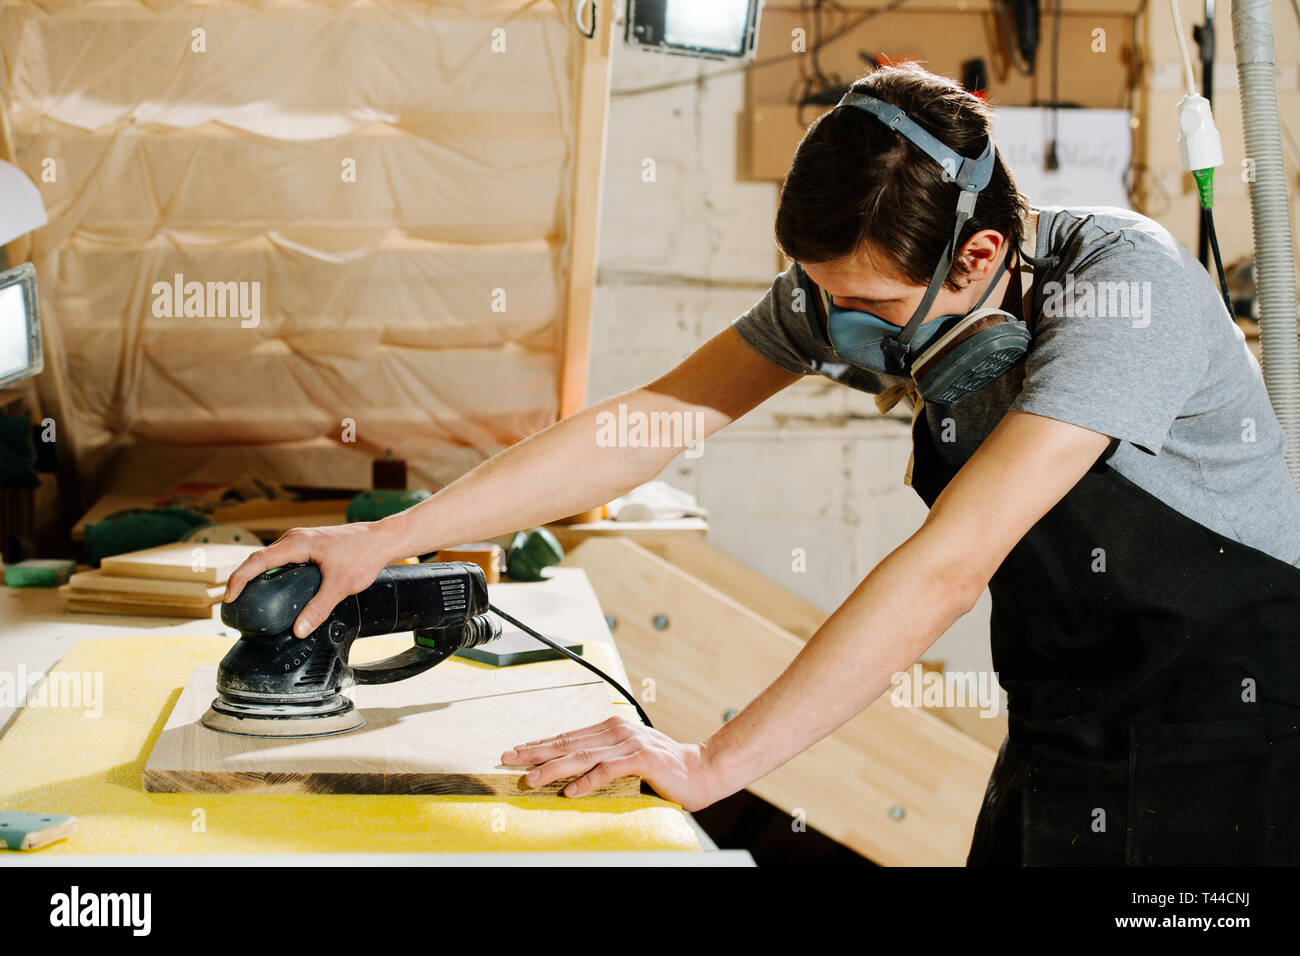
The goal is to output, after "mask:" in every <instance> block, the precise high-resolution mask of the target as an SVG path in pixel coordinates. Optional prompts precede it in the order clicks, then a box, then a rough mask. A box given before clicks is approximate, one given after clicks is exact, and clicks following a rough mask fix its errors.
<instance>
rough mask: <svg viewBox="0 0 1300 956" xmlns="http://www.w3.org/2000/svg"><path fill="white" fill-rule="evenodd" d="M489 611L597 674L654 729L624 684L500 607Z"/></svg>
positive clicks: (491, 608) (489, 608)
mask: <svg viewBox="0 0 1300 956" xmlns="http://www.w3.org/2000/svg"><path fill="white" fill-rule="evenodd" d="M488 610H489V611H491V612H492V613H493V614H495V615H496V616H497V617H499V618H501V620H503V621H505V622H506V623H507V624H513V625H514V626H515V627H517V628H519V630H521V631H523V632H524V633H525V634H527V635H528V636H529V637H535V638H537V640H539V641H541V642H542V643H543V644H545V645H546V646H547V647H549V648H551V649H552V650H554V651H559V652H560V653H561V654H563V655H564V656H565V657H567V658H569V660H572V661H577V662H578V663H579V664H581V665H582V666H583V667H585V668H587V670H589V671H591V672H592V673H593V674H595V675H596V676H597V677H599V678H600V679H601V680H603V681H605V682H606V683H607V684H609V685H610V686H611V687H613V688H614V689H615V690H616V691H618V692H619V693H620V694H622V695H623V696H624V697H626V698H627V702H628V703H629V704H631V705H632V706H633V707H635V708H636V712H637V715H638V716H639V717H640V718H641V720H642V722H643V723H644V724H645V725H646V726H647V727H649V728H651V729H653V728H654V724H652V723H651V722H650V717H649V716H648V715H647V714H646V712H645V711H644V710H642V709H641V705H640V704H638V703H637V702H636V698H635V697H633V696H632V695H631V694H630V693H629V692H628V690H627V689H626V688H625V687H624V686H623V685H622V684H620V683H619V682H618V681H616V680H614V678H612V677H610V676H609V675H608V674H606V673H605V672H604V671H603V670H601V669H600V668H599V667H597V666H596V665H595V664H593V663H591V662H590V661H585V660H583V659H582V658H581V657H579V656H578V655H577V654H575V653H573V652H572V651H571V650H569V649H568V648H567V647H561V646H560V645H559V644H557V643H555V642H554V641H553V640H551V639H550V638H549V637H545V636H544V635H541V634H538V633H537V632H536V631H534V630H533V629H532V628H531V627H529V626H528V625H527V624H525V623H523V622H522V621H517V620H515V619H514V618H513V617H511V616H510V615H509V614H507V613H506V612H505V611H503V610H501V609H500V608H499V607H497V606H496V605H495V604H489V605H488Z"/></svg>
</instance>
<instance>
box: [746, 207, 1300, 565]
mask: <svg viewBox="0 0 1300 956" xmlns="http://www.w3.org/2000/svg"><path fill="white" fill-rule="evenodd" d="M1076 235H1077V238H1078V239H1080V240H1081V242H1079V243H1077V244H1076V243H1075V242H1072V241H1071V240H1072V239H1074V238H1076ZM1037 246H1038V248H1037V250H1036V251H1035V253H1034V255H1035V256H1038V257H1045V256H1048V255H1050V254H1056V255H1061V256H1062V261H1061V262H1060V263H1059V264H1058V265H1057V266H1055V267H1054V268H1046V269H1036V270H1035V275H1034V287H1033V293H1032V307H1033V311H1034V315H1035V317H1036V325H1034V326H1033V327H1034V337H1033V342H1032V344H1031V346H1030V351H1029V355H1028V356H1027V357H1026V359H1025V361H1024V362H1022V363H1020V364H1019V365H1017V366H1016V367H1014V368H1013V369H1011V371H1009V372H1007V374H1005V375H1004V376H1002V378H1000V379H998V380H997V381H996V382H994V383H993V384H991V385H989V386H988V387H987V388H985V389H982V390H981V391H979V392H977V393H975V394H974V395H972V396H971V397H969V398H967V399H966V400H965V401H963V402H961V403H960V404H957V405H946V406H945V405H939V406H936V407H935V408H933V409H930V410H929V412H930V413H929V414H927V416H926V417H927V421H928V423H929V426H930V429H931V432H932V434H933V436H934V444H935V447H936V448H937V449H938V452H939V454H940V456H941V457H943V458H944V459H945V460H947V461H948V462H949V463H950V464H952V465H955V466H959V465H961V464H962V463H964V462H965V461H966V460H967V459H968V458H969V457H970V456H971V454H972V453H973V452H974V451H975V449H976V448H978V447H979V445H980V443H981V442H983V441H984V439H985V438H986V437H987V436H988V434H989V432H991V431H992V430H993V428H994V426H996V425H997V423H998V421H999V420H1001V418H1002V416H1003V415H1004V414H1005V413H1006V411H1007V409H1008V408H1014V409H1018V410H1019V411H1022V412H1031V413H1033V414H1035V415H1044V416H1046V417H1048V418H1055V419H1058V420H1060V421H1066V422H1071V423H1073V424H1075V425H1080V426H1082V427H1084V428H1089V429H1092V430H1093V431H1097V432H1101V433H1102V434H1105V435H1110V436H1111V437H1112V438H1115V439H1118V440H1119V441H1118V445H1117V447H1116V448H1115V451H1114V454H1113V455H1112V456H1111V457H1110V458H1109V459H1108V463H1109V464H1110V465H1111V467H1113V468H1114V469H1115V470H1116V471H1117V472H1119V473H1120V474H1121V475H1123V476H1124V477H1126V478H1128V479H1129V480H1130V481H1132V482H1133V483H1135V484H1136V485H1138V486H1139V487H1141V488H1143V489H1145V490H1146V491H1148V492H1150V493H1151V494H1153V495H1155V496H1156V497H1158V498H1160V499H1161V500H1162V501H1164V502H1165V503H1166V504H1168V505H1169V506H1170V507H1172V508H1174V509H1175V510H1177V511H1179V512H1180V513H1182V514H1184V515H1186V516H1187V517H1189V518H1191V519H1192V520H1194V521H1196V522H1198V523H1200V524H1202V525H1204V526H1205V527H1207V528H1210V529H1211V530H1213V531H1216V532H1218V533H1219V534H1222V535H1224V536H1225V537H1228V538H1232V539H1234V540H1236V541H1239V542H1241V543H1242V544H1245V545H1248V546H1250V547H1253V548H1255V549H1257V550H1259V551H1263V552H1265V553H1267V554H1270V555H1272V556H1273V557H1276V558H1279V559H1280V560H1282V561H1285V562H1287V563H1289V564H1293V565H1296V566H1297V567H1300V495H1297V493H1296V490H1295V488H1294V487H1293V485H1292V483H1291V479H1290V477H1289V475H1288V473H1287V469H1286V464H1285V461H1284V459H1283V449H1284V447H1285V445H1286V439H1285V437H1284V436H1283V434H1282V429H1281V427H1280V425H1279V424H1278V421H1277V417H1276V415H1275V414H1274V412H1273V407H1272V405H1271V404H1270V403H1269V400H1268V394H1267V392H1266V391H1265V389H1264V380H1263V376H1262V374H1261V371H1260V367H1259V363H1258V361H1256V359H1255V357H1254V355H1252V354H1251V352H1250V349H1249V348H1248V347H1247V345H1246V340H1245V336H1244V335H1243V334H1242V332H1241V329H1240V328H1239V327H1238V326H1237V324H1236V322H1234V321H1233V320H1232V319H1231V318H1230V317H1229V315H1228V312H1227V310H1226V309H1225V308H1224V305H1223V299H1222V296H1221V295H1220V293H1219V289H1218V285H1217V283H1216V282H1215V281H1214V280H1213V279H1211V277H1210V276H1209V274H1208V273H1207V272H1206V271H1205V269H1204V268H1202V266H1201V264H1200V263H1199V262H1198V261H1197V260H1196V259H1195V258H1194V257H1193V256H1192V255H1191V253H1189V252H1188V251H1187V250H1186V249H1184V248H1183V247H1182V246H1181V245H1179V244H1178V242H1177V241H1176V240H1175V239H1174V238H1173V236H1171V235H1170V234H1169V232H1168V231H1167V230H1165V229H1164V228H1163V227H1162V226H1160V225H1159V224H1157V223H1156V222H1154V221H1152V220H1150V219H1148V218H1146V217H1145V216H1141V215H1139V214H1138V213H1135V212H1130V211H1128V210H1125V209H1114V208H1101V207H1097V208H1072V209H1063V208H1052V207H1047V208H1043V209H1041V210H1039V218H1038V240H1037ZM1067 247H1068V248H1069V249H1071V250H1072V251H1073V254H1070V255H1066V254H1065V253H1066V251H1067ZM1067 259H1068V261H1066V260H1067ZM796 282H797V280H796V278H795V271H794V267H793V266H791V267H790V268H789V269H787V270H786V271H785V272H783V273H781V275H779V276H777V278H776V280H775V281H774V282H773V283H772V288H771V289H770V290H769V291H768V292H767V293H766V294H764V296H763V298H762V299H760V300H759V301H758V302H757V303H755V304H754V306H753V307H752V308H751V309H750V310H749V311H748V312H746V313H745V314H744V315H742V316H740V317H739V318H737V319H736V320H735V322H734V323H733V325H734V327H735V329H736V331H737V332H739V333H740V335H741V337H742V338H744V340H745V341H746V342H748V343H749V344H750V345H751V346H753V348H754V349H755V350H756V351H757V352H758V353H759V354H760V355H762V356H763V357H764V358H766V359H768V360H769V361H771V362H772V363H774V364H775V365H778V366H780V367H781V368H783V369H785V370H787V371H790V372H799V373H803V374H806V375H822V376H825V377H827V378H830V379H833V380H835V381H837V382H840V383H842V384H844V385H848V386H849V387H850V388H855V389H858V390H861V391H864V392H870V393H873V394H878V393H880V392H881V391H883V390H884V389H886V388H887V387H888V386H890V385H892V384H894V383H896V382H898V381H900V379H897V378H894V377H892V376H887V375H879V374H877V373H875V372H871V371H866V370H863V369H860V368H856V367H854V366H851V365H848V364H846V363H845V362H844V361H843V360H842V359H840V358H839V357H838V356H837V355H836V354H835V352H834V350H833V349H832V348H831V346H830V343H829V341H828V340H827V338H826V334H825V332H824V331H823V330H822V328H821V325H820V323H819V322H818V319H817V314H816V311H815V310H814V309H813V308H811V307H806V308H804V307H800V305H801V303H802V302H803V299H804V298H805V297H804V296H802V295H796V292H795V289H796Z"/></svg>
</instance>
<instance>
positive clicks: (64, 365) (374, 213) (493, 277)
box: [0, 0, 589, 491]
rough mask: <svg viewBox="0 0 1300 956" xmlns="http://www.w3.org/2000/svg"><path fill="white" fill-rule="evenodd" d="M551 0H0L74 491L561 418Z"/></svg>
mask: <svg viewBox="0 0 1300 956" xmlns="http://www.w3.org/2000/svg"><path fill="white" fill-rule="evenodd" d="M568 7H569V5H568V4H567V3H563V2H558V0H552V2H537V0H534V2H532V3H528V2H523V0H515V2H505V0H500V2H492V0H463V2H461V3H434V4H429V3H417V2H404V0H397V2H375V3H356V2H343V0H334V2H321V3H306V2H287V3H286V2H271V0H266V2H253V3H168V2H157V3H128V2H105V3H75V2H44V3H14V2H0V55H2V56H3V61H2V63H0V67H2V69H3V75H4V78H5V81H6V88H5V90H4V91H3V93H4V105H5V108H6V111H7V120H8V124H9V127H10V133H11V138H12V143H11V144H10V145H11V146H12V149H13V152H14V157H13V158H14V161H15V162H16V163H17V164H18V165H19V166H20V167H22V168H23V169H24V171H25V172H26V173H27V174H28V175H29V176H30V177H31V178H32V179H33V180H34V181H35V182H37V183H38V184H39V186H40V189H41V192H42V195H43V197H44V201H45V204H46V208H47V209H48V211H49V216H50V224H49V226H47V227H46V228H44V229H43V230H40V231H39V232H37V233H35V234H34V238H33V240H32V243H31V254H30V257H31V259H32V261H33V262H34V263H35V264H36V268H37V271H38V275H39V278H40V283H41V285H40V291H41V306H42V312H43V317H44V324H45V329H46V333H47V342H48V349H49V352H50V355H49V356H48V359H47V368H50V371H49V372H47V373H46V375H45V376H43V378H42V381H41V389H42V395H43V397H47V398H48V404H50V406H51V407H54V408H57V409H58V410H59V413H58V414H59V420H60V425H61V427H62V429H63V432H62V434H61V438H70V439H71V441H72V446H73V449H74V451H75V454H76V458H77V463H78V466H79V468H80V470H81V472H82V475H83V478H85V479H87V481H88V483H89V484H90V485H91V487H92V488H98V489H100V490H104V489H106V488H108V487H114V488H118V489H132V490H150V491H153V490H158V491H161V490H164V489H166V488H167V487H170V486H171V485H173V484H175V483H177V482H179V481H182V480H207V481H221V480H232V479H234V478H237V477H239V476H240V475H242V474H246V473H254V474H260V475H263V476H265V477H267V478H271V479H274V480H277V481H280V482H284V483H290V484H292V483H309V484H321V485H362V486H364V485H367V484H368V482H369V461H370V459H371V458H372V457H374V456H376V455H379V454H382V453H383V451H384V450H385V449H389V448H391V449H392V450H393V452H394V454H396V455H397V456H398V457H403V458H406V459H407V460H408V462H409V465H410V482H411V485H412V487H420V486H426V485H441V484H445V483H446V482H448V481H450V480H452V479H454V478H455V477H456V476H458V475H459V474H461V473H462V472H464V471H465V470H466V469H467V468H469V467H472V466H473V465H474V464H476V463H477V462H478V461H480V460H482V459H483V458H485V457H487V456H489V455H491V454H493V453H495V452H496V451H498V450H500V449H501V448H503V447H505V446H507V445H509V444H511V443H513V442H514V441H517V440H518V439H520V438H522V437H524V436H525V435H527V434H529V433H531V432H533V431H536V430H537V429H539V428H541V427H544V426H545V425H546V424H548V423H549V422H551V421H553V420H554V419H555V416H556V413H557V400H556V395H557V386H558V374H559V355H560V353H559V349H560V344H561V338H560V336H561V329H562V315H563V309H564V303H565V298H566V292H567V289H566V274H567V255H568V243H569V234H570V231H571V230H570V228H569V216H570V213H569V210H570V208H571V201H570V183H571V181H572V167H573V162H574V145H573V144H574V143H575V138H576V133H575V119H576V109H575V96H576V77H577V65H578V64H577V61H578V58H579V54H580V50H579V47H578V44H579V43H585V42H589V41H587V40H585V39H584V38H583V37H581V36H580V35H579V34H578V33H577V31H576V30H575V29H574V28H573V26H572V24H571V22H570V20H569V19H568V16H569V12H570V11H569V10H568ZM494 31H502V32H495V33H494ZM503 46H504V48H502V47H503ZM192 283H197V285H192ZM177 289H179V290H180V292H181V295H180V296H176V295H174V294H173V292H174V291H175V290H177ZM195 292H197V293H199V294H197V295H196V294H195Z"/></svg>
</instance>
